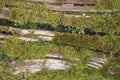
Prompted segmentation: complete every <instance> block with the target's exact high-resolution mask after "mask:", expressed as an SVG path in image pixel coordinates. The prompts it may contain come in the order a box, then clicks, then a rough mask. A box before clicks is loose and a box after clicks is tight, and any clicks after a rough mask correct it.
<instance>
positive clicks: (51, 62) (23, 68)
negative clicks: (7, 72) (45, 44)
mask: <svg viewBox="0 0 120 80" xmlns="http://www.w3.org/2000/svg"><path fill="white" fill-rule="evenodd" d="M52 55H53V57H54V53H53V54H50V55H49V54H48V55H47V56H52ZM55 57H57V55H56V56H55ZM9 66H10V67H11V68H13V70H14V72H13V74H14V75H17V74H19V73H27V72H31V73H35V72H38V71H41V70H42V69H47V70H66V69H69V68H70V65H69V64H68V63H67V62H66V61H65V60H61V59H59V57H58V58H57V59H54V58H52V57H51V58H45V59H35V60H25V61H23V62H22V63H20V62H16V61H13V62H11V63H10V64H9Z"/></svg>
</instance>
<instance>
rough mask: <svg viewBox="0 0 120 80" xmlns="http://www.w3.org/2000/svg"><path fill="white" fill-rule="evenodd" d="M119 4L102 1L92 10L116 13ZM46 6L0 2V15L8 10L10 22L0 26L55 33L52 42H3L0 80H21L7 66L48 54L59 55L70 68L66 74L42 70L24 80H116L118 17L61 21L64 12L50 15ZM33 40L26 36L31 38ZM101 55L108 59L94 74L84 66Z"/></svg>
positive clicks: (21, 0)
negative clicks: (5, 9) (0, 12)
mask: <svg viewBox="0 0 120 80" xmlns="http://www.w3.org/2000/svg"><path fill="white" fill-rule="evenodd" d="M9 1H10V2H9ZM57 1H58V0H57ZM61 1H64V0H61ZM61 1H60V2H61ZM61 3H62V2H61ZM119 3H120V0H103V1H102V2H101V3H99V4H97V6H96V7H95V9H98V10H106V9H107V10H108V9H110V10H113V11H114V10H119V9H120V5H119ZM46 6H47V4H44V6H41V5H39V3H31V2H26V1H24V0H13V1H11V0H2V1H0V10H1V11H2V8H3V7H8V8H10V14H9V18H10V19H9V20H0V25H1V26H3V27H5V26H13V27H17V28H23V29H44V30H51V31H56V35H55V37H54V39H53V41H52V42H43V41H38V42H33V43H32V42H24V41H19V40H17V39H16V38H15V37H16V35H15V36H14V37H12V38H8V39H5V42H4V43H1V44H0V80H8V79H9V80H22V79H23V74H22V73H21V74H18V75H16V76H14V75H12V74H11V73H12V72H13V71H12V69H11V68H9V63H10V62H12V61H23V60H29V59H31V60H33V59H42V58H45V55H46V54H48V53H60V54H61V55H62V56H63V57H64V58H65V60H67V61H68V62H71V63H72V64H73V65H71V67H70V69H69V70H66V71H50V70H42V71H41V72H38V73H35V74H30V73H29V74H28V77H27V79H26V80H119V79H120V67H119V66H120V63H119V62H120V13H117V12H113V13H111V14H102V15H101V14H97V13H96V14H94V15H92V16H91V17H90V18H85V17H79V18H76V17H65V16H64V12H63V13H60V12H53V11H51V10H49V9H46ZM71 14H74V13H71ZM80 14H82V13H80ZM5 29H7V28H5ZM0 32H1V33H3V32H4V31H2V30H0ZM36 36H37V35H27V37H32V38H36ZM103 55H106V57H107V58H108V61H107V62H106V64H104V65H103V68H100V69H98V70H96V69H94V68H91V67H88V66H87V65H86V64H87V63H88V61H89V60H91V59H92V58H93V57H96V56H103ZM76 59H79V60H80V61H77V60H76ZM74 64H76V65H74ZM111 72H113V73H114V74H111Z"/></svg>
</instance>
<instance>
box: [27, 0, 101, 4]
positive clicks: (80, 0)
mask: <svg viewBox="0 0 120 80" xmlns="http://www.w3.org/2000/svg"><path fill="white" fill-rule="evenodd" d="M26 1H32V2H48V3H63V4H93V3H95V2H94V1H92V0H63V1H60V0H26ZM100 1H101V0H97V2H100Z"/></svg>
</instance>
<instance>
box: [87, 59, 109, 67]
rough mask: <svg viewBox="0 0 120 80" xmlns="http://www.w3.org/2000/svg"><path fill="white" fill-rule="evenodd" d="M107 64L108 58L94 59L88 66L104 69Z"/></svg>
mask: <svg viewBox="0 0 120 80" xmlns="http://www.w3.org/2000/svg"><path fill="white" fill-rule="evenodd" d="M106 62H107V58H100V57H94V58H93V59H92V60H90V61H89V63H88V64H87V65H88V66H90V67H93V68H96V69H99V68H102V67H103V64H105V63H106Z"/></svg>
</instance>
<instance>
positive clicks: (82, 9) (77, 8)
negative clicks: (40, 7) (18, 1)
mask: <svg viewBox="0 0 120 80" xmlns="http://www.w3.org/2000/svg"><path fill="white" fill-rule="evenodd" d="M48 8H49V9H50V10H53V11H60V12H62V11H64V12H83V13H113V12H120V10H114V11H113V10H93V9H92V7H84V6H54V5H50V6H49V7H48ZM90 8H91V9H90Z"/></svg>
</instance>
